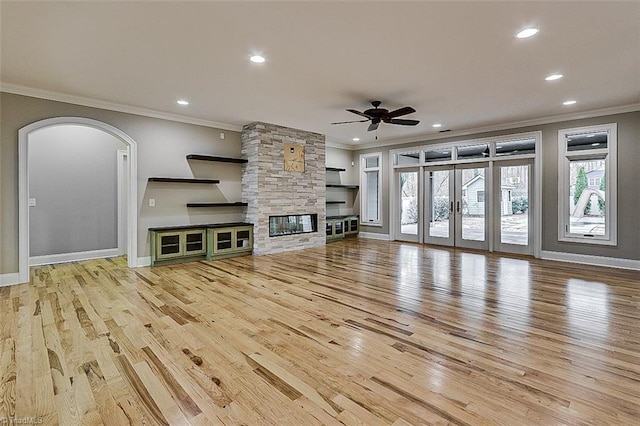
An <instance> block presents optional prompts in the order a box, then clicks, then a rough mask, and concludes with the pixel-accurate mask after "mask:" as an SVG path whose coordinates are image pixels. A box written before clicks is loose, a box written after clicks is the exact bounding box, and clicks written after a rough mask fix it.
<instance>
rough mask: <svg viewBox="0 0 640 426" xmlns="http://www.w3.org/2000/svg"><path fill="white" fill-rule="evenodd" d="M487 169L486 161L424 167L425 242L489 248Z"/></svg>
mask: <svg viewBox="0 0 640 426" xmlns="http://www.w3.org/2000/svg"><path fill="white" fill-rule="evenodd" d="M487 171H488V165H487V164H486V163H474V164H470V165H456V166H444V167H429V168H426V169H425V175H424V182H425V185H424V186H425V191H424V192H425V201H426V202H425V209H424V211H425V213H426V214H425V215H424V219H425V220H424V223H425V225H424V230H425V237H424V241H425V242H426V243H430V244H441V245H448V246H456V247H466V248H476V249H485V250H487V249H488V248H489V244H488V238H487V229H488V227H487V220H486V219H487V211H488V203H489V200H490V198H487V195H488V194H489V188H488V186H489V185H488V181H487V175H488V173H487Z"/></svg>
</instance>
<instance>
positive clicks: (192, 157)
mask: <svg viewBox="0 0 640 426" xmlns="http://www.w3.org/2000/svg"><path fill="white" fill-rule="evenodd" d="M187 160H201V161H215V162H218V163H248V162H249V160H245V159H244V158H230V157H217V156H215V155H202V154H189V155H187Z"/></svg>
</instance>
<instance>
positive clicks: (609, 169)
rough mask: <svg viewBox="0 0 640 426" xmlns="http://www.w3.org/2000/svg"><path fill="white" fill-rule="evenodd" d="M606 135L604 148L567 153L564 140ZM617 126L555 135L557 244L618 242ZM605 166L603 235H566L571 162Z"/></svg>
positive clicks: (568, 232)
mask: <svg viewBox="0 0 640 426" xmlns="http://www.w3.org/2000/svg"><path fill="white" fill-rule="evenodd" d="M595 132H607V147H606V148H597V149H595V148H594V149H588V150H579V151H568V150H567V137H568V136H571V135H577V134H584V133H595ZM617 133H618V126H617V124H616V123H610V124H600V125H596V126H587V127H576V128H572V129H560V130H559V131H558V241H563V242H570V243H582V244H599V245H608V246H615V245H617V241H618V238H617V237H618V231H617V230H618V226H617V216H618V197H617V193H618V191H617V181H618V170H617V163H618V158H617V154H618V137H617ZM603 157H604V162H605V175H604V177H605V185H606V188H605V194H606V203H607V208H606V210H605V233H604V235H593V236H589V235H587V234H583V235H581V234H577V233H571V232H570V231H569V229H570V228H569V224H570V218H569V215H570V214H571V212H570V209H569V197H570V194H569V192H570V187H569V186H570V185H569V174H570V166H569V164H570V161H571V160H591V159H593V160H595V159H602V158H603Z"/></svg>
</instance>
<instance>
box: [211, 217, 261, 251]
mask: <svg viewBox="0 0 640 426" xmlns="http://www.w3.org/2000/svg"><path fill="white" fill-rule="evenodd" d="M207 245H208V246H209V247H211V250H208V251H207V259H208V260H212V259H221V258H224V257H231V256H239V255H242V254H248V253H251V251H252V250H253V225H248V224H244V225H242V224H236V225H235V226H232V227H215V228H209V229H207Z"/></svg>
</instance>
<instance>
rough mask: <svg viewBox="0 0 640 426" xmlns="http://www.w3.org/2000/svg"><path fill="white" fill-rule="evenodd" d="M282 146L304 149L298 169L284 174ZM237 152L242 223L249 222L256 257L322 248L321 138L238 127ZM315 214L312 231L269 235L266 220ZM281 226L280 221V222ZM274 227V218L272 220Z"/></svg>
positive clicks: (257, 125)
mask: <svg viewBox="0 0 640 426" xmlns="http://www.w3.org/2000/svg"><path fill="white" fill-rule="evenodd" d="M285 145H286V147H287V149H290V147H292V146H295V147H298V148H299V147H303V152H304V158H303V167H304V171H300V170H301V167H300V166H301V164H300V162H299V159H297V160H296V161H298V162H297V163H296V164H295V167H289V168H288V170H295V171H287V170H285V155H284V151H285ZM242 154H243V157H244V158H246V159H247V160H249V162H248V163H247V164H246V166H245V167H244V172H243V176H242V199H243V201H246V202H247V203H248V206H247V218H246V220H247V222H250V223H253V224H254V239H253V244H254V250H253V252H254V253H255V254H258V255H260V254H269V253H278V252H282V251H289V250H298V249H303V248H309V247H316V246H321V245H324V244H325V242H326V236H325V233H324V232H323V231H324V228H325V223H326V164H325V137H324V135H321V134H318V133H312V132H307V131H304V130H298V129H291V128H287V127H282V126H277V125H274V124H267V123H260V122H256V123H251V124H248V125H246V126H244V127H243V129H242ZM296 215H304V216H307V215H317V219H316V223H315V225H316V226H317V231H315V232H301V233H293V234H287V235H278V236H277V237H270V236H269V231H270V217H276V216H281V217H282V216H296ZM280 222H282V221H280ZM271 224H272V225H273V220H272V221H271Z"/></svg>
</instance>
